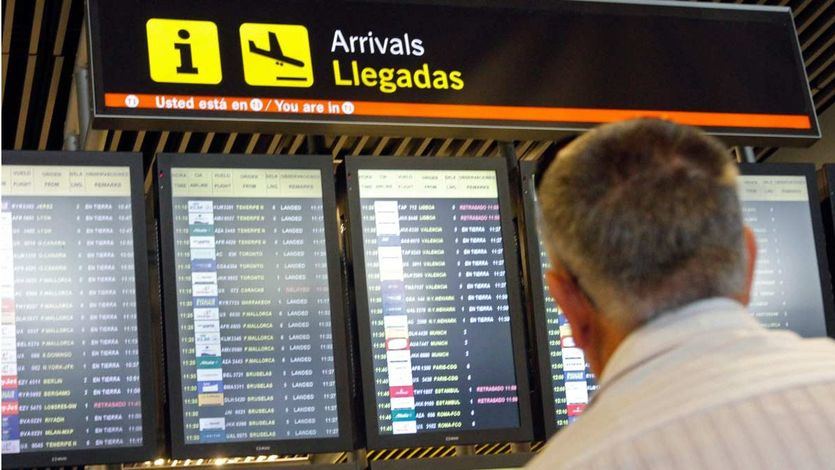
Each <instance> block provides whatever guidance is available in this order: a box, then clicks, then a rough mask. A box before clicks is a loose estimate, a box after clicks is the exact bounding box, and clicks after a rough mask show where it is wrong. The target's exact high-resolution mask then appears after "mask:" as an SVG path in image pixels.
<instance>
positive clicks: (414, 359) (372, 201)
mask: <svg viewBox="0 0 835 470" xmlns="http://www.w3.org/2000/svg"><path fill="white" fill-rule="evenodd" d="M356 178H357V186H358V187H359V198H360V205H361V216H362V243H363V248H364V250H363V251H364V258H365V265H364V266H365V278H366V279H365V281H366V283H367V294H368V310H369V312H368V313H369V317H370V326H371V332H370V333H371V341H372V352H373V371H374V391H375V397H376V404H375V405H376V416H377V428H378V429H377V431H378V432H379V434H380V435H414V434H420V433H427V432H438V431H441V432H447V433H452V434H455V433H459V432H461V431H474V430H487V429H509V428H518V427H519V426H520V411H519V404H518V401H519V395H520V393H519V390H518V389H517V376H518V375H519V373H518V372H517V370H516V366H515V364H514V349H513V338H512V334H511V324H510V322H511V303H510V300H509V296H508V277H507V273H506V271H505V268H506V264H505V263H506V261H505V252H504V250H505V247H506V246H507V245H506V243H505V240H504V238H503V237H504V236H506V235H504V234H503V233H502V232H503V231H502V224H501V218H502V216H503V214H501V211H500V201H499V192H498V189H497V174H496V171H491V170H414V169H408V170H407V169H358V170H357V172H356Z"/></svg>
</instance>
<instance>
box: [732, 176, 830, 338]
mask: <svg viewBox="0 0 835 470" xmlns="http://www.w3.org/2000/svg"><path fill="white" fill-rule="evenodd" d="M739 173H740V175H743V176H750V175H775V176H802V177H804V178H805V179H806V187H807V192H808V194H809V201H808V204H809V214H810V216H811V219H812V234H813V236H814V239H815V240H814V242H815V252H816V253H817V258H818V259H817V261H818V265H817V266H818V279H819V282H820V287H821V295H822V296H823V315H824V323H825V324H826V332H827V336H829V337H830V338H835V310H834V309H833V299H832V287H831V283H830V274H829V262H828V260H827V255H826V245H825V238H826V236H825V235H824V229H823V219H822V216H821V210H820V204H819V202H818V198H817V197H818V186H817V175H816V173H815V165H814V164H811V163H810V164H806V163H740V164H739Z"/></svg>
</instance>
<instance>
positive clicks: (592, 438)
mask: <svg viewBox="0 0 835 470" xmlns="http://www.w3.org/2000/svg"><path fill="white" fill-rule="evenodd" d="M691 346H692V345H691ZM705 346H706V349H705V350H703V351H699V352H698V353H697V352H695V351H693V350H690V351H687V350H681V351H678V352H677V353H676V355H671V356H670V357H666V358H662V359H660V363H658V364H647V365H645V366H642V367H640V368H638V369H637V370H635V371H633V372H632V373H630V374H629V375H628V376H626V377H624V378H622V379H621V380H615V381H613V383H611V384H610V385H609V386H607V385H606V384H605V383H604V387H603V389H602V391H601V392H602V393H601V394H600V395H599V396H598V397H597V399H596V400H595V402H594V403H593V405H592V406H590V407H589V408H588V409H587V410H586V412H585V413H584V414H583V416H581V418H580V419H579V420H578V421H577V422H575V423H574V424H572V425H571V426H569V427H568V428H566V429H564V430H563V431H561V432H560V433H559V434H558V435H557V436H556V437H555V438H554V439H553V441H552V442H550V443H549V444H548V446H547V447H546V449H545V450H544V451H543V454H546V459H547V460H548V461H550V462H553V460H552V459H553V458H557V459H559V461H561V462H563V463H565V465H564V466H566V467H569V466H571V465H569V464H570V463H571V462H580V461H584V460H586V459H589V458H591V459H594V458H595V456H597V455H598V454H609V453H611V452H612V449H613V448H615V447H617V446H621V445H624V443H627V444H628V443H630V442H632V441H637V440H642V439H644V438H645V437H646V436H647V435H651V434H654V433H657V432H658V431H659V430H663V429H665V428H667V427H671V428H676V429H677V428H678V426H679V425H680V423H683V422H687V421H688V420H697V421H698V419H699V417H703V416H710V415H712V413H715V412H716V410H720V409H725V408H727V409H731V410H735V409H736V407H737V406H741V407H742V409H745V410H748V408H746V407H747V404H750V403H760V402H762V401H763V400H765V401H768V400H769V399H771V398H774V397H785V396H794V395H798V394H800V395H804V396H806V395H809V391H810V390H816V391H817V392H816V393H818V392H820V391H821V390H823V391H825V393H827V394H829V395H831V396H835V341H832V340H830V339H800V338H798V337H797V336H796V335H792V334H790V333H782V332H768V333H767V334H765V335H762V336H759V337H743V338H739V340H738V341H734V342H731V343H728V344H726V345H718V344H712V343H710V342H709V341H708V342H706V343H705ZM642 369H643V370H642ZM807 404H808V403H807ZM792 406H793V405H792ZM809 406H811V407H812V408H811V409H813V410H814V409H815V406H818V405H815V404H814V403H813V404H811V405H809ZM759 412H760V413H764V414H763V416H764V415H765V414H767V413H768V411H763V410H760V411H759ZM827 412H829V413H831V419H833V420H835V407H830V408H828V409H827ZM723 416H724V415H723ZM765 421H767V419H765ZM717 432H719V433H720V434H721V432H722V431H721V430H720V431H717ZM660 435H662V436H663V432H662V433H661V434H660ZM832 437H833V439H835V435H834V436H832ZM547 456H551V457H547ZM560 467H562V466H560ZM542 468H554V467H553V466H546V467H542Z"/></svg>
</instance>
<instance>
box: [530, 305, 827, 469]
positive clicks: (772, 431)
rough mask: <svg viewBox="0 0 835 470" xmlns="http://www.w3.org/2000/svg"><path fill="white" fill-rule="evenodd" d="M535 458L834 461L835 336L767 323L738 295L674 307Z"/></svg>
mask: <svg viewBox="0 0 835 470" xmlns="http://www.w3.org/2000/svg"><path fill="white" fill-rule="evenodd" d="M529 468H532V469H535V470H544V469H554V468H584V469H585V468H664V469H668V468H673V469H676V470H680V469H688V468H723V469H724V468H739V469H743V468H744V469H749V468H775V469H776V468H780V469H785V468H803V469H815V468H830V469H833V468H835V341H832V340H831V339H827V338H820V339H803V338H800V337H799V336H797V335H796V334H795V333H792V332H789V331H773V330H767V329H765V328H763V327H762V326H760V324H759V323H758V322H757V321H756V320H755V319H754V318H753V317H752V316H750V315H749V314H748V312H747V311H746V310H745V308H744V307H743V306H742V305H740V304H739V303H737V302H734V301H732V300H729V299H719V298H716V299H707V300H702V301H699V302H696V303H693V304H690V305H687V306H685V307H683V308H681V309H679V310H676V311H671V312H668V313H666V314H664V315H662V316H660V317H658V318H657V319H656V320H654V321H652V322H650V323H648V324H647V325H645V326H643V327H641V328H639V329H638V330H636V331H634V332H633V333H631V334H630V335H629V336H627V338H626V339H625V340H624V341H623V343H621V345H620V346H619V347H618V348H617V350H616V351H615V353H614V354H613V355H612V357H611V358H610V360H609V362H608V363H607V364H606V367H605V369H604V371H603V374H601V377H600V389H599V390H598V392H597V394H596V395H595V397H594V399H593V400H592V403H591V405H590V406H589V407H588V408H587V409H586V411H585V412H584V413H583V415H582V416H581V417H580V419H579V420H577V421H576V422H575V423H573V424H572V425H570V426H569V427H567V428H565V429H564V430H562V431H560V432H559V433H558V434H557V435H556V436H555V437H554V438H553V439H552V440H551V441H550V442H549V443H548V444H547V445H546V446H545V448H544V449H543V451H542V452H541V453H540V454H539V456H537V457H536V458H535V459H534V460H533V461H531V463H530V464H529Z"/></svg>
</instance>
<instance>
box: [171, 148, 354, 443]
mask: <svg viewBox="0 0 835 470" xmlns="http://www.w3.org/2000/svg"><path fill="white" fill-rule="evenodd" d="M159 162H160V163H159V169H160V172H159V176H158V182H159V190H160V194H161V198H160V215H161V227H162V235H163V236H162V241H163V245H162V247H163V252H162V254H163V262H164V265H163V267H164V270H163V273H164V276H163V282H164V287H165V297H164V300H165V302H166V306H167V309H166V312H168V315H167V316H166V326H167V340H168V357H169V361H168V372H169V384H170V385H169V392H170V394H171V397H172V399H171V400H170V410H171V427H172V433H171V439H172V452H173V454H174V456H175V457H177V458H187V457H195V456H202V457H208V456H217V455H254V454H270V453H272V454H277V453H304V452H320V451H321V452H325V451H335V450H346V449H348V448H350V446H351V444H352V422H351V413H350V410H349V409H348V407H349V403H350V396H349V394H350V392H351V389H352V387H351V386H350V384H349V378H348V367H347V361H346V356H347V354H346V351H347V346H346V338H345V331H346V330H345V320H344V318H343V315H342V310H343V309H342V307H343V305H342V303H343V297H342V286H341V276H340V273H339V258H338V246H337V240H336V238H335V234H336V230H337V229H336V207H335V201H334V192H333V191H334V189H333V166H332V163H331V159H330V157H327V156H318V157H316V156H310V157H308V158H305V159H301V160H300V159H290V158H281V157H275V156H272V157H247V158H246V159H242V158H236V156H232V157H226V156H223V157H219V156H214V157H210V156H205V155H166V154H163V155H160V159H159Z"/></svg>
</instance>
